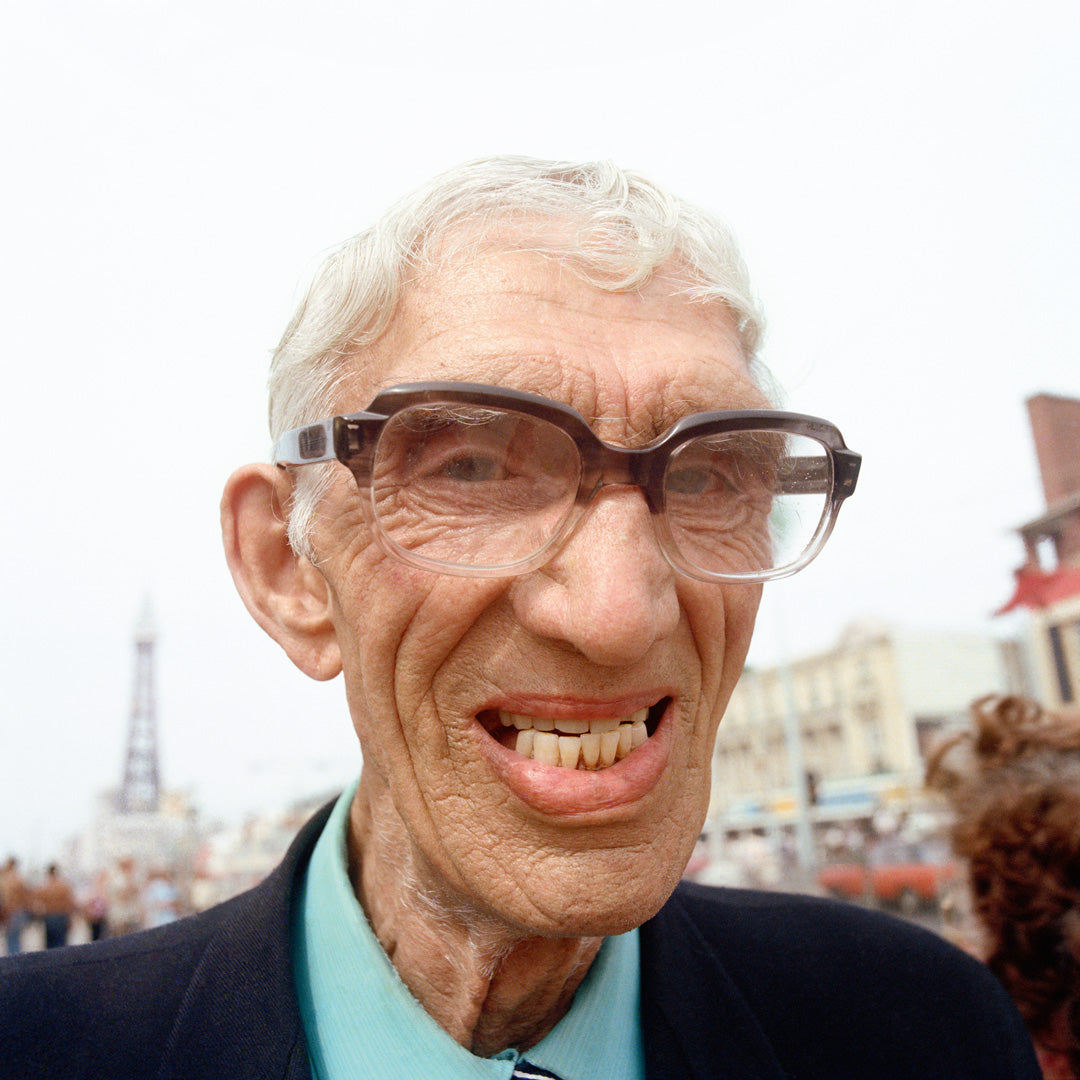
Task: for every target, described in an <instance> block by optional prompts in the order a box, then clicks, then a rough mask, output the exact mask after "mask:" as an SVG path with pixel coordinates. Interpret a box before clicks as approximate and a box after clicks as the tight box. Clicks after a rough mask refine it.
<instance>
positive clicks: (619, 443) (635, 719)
mask: <svg viewBox="0 0 1080 1080" xmlns="http://www.w3.org/2000/svg"><path fill="white" fill-rule="evenodd" d="M759 326H760V320H759V316H758V313H757V310H756V308H755V304H754V301H753V300H752V297H751V291H750V287H749V284H748V281H747V278H746V274H745V271H744V268H743V266H742V263H741V261H740V259H739V256H738V254H737V252H736V248H735V245H734V243H733V241H732V239H731V237H730V236H729V235H728V233H727V232H726V230H725V229H724V228H723V227H722V226H721V225H720V224H719V223H718V222H716V221H715V220H714V219H712V218H711V217H710V216H709V215H707V214H704V213H702V212H701V211H699V210H697V209H694V208H693V207H690V206H688V205H686V204H685V203H683V202H681V201H680V200H677V199H675V198H673V197H671V196H669V195H667V194H666V193H664V192H662V191H660V190H659V189H657V188H656V187H654V186H653V185H651V184H649V183H648V182H646V181H644V180H643V179H641V178H640V177H638V176H636V175H634V174H631V173H627V172H623V171H621V170H619V169H617V168H615V167H614V166H611V165H586V166H567V165H560V164H552V163H545V162H538V161H532V160H524V159H500V160H492V161H486V162H477V163H473V164H471V165H467V166H464V167H462V168H461V169H458V170H455V171H454V172H452V173H450V174H448V175H446V176H444V177H441V178H439V179H438V180H437V181H435V182H434V183H433V184H432V185H431V186H430V187H428V188H427V189H425V190H423V191H421V192H419V193H417V194H416V195H414V196H412V197H411V198H409V199H407V200H405V201H404V202H402V203H401V204H399V205H398V206H396V207H395V208H394V209H393V210H391V211H390V213H389V214H388V215H387V216H386V217H385V218H384V219H383V220H382V221H381V222H380V223H379V224H378V225H376V226H375V227H374V228H373V229H371V230H370V231H368V232H366V233H364V234H362V235H360V236H358V237H356V238H355V239H353V240H352V241H350V242H348V243H347V244H345V245H344V246H343V247H342V248H341V249H340V250H339V251H338V252H337V253H336V254H334V255H333V256H332V257H331V258H330V259H329V260H328V261H327V263H326V264H325V266H324V267H323V269H322V271H321V272H320V274H319V275H318V277H317V280H316V281H315V283H314V285H313V287H312V289H311V291H310V293H309V295H308V297H307V299H306V300H305V301H304V303H303V305H302V306H301V308H300V311H299V312H298V313H297V315H296V317H295V318H294V319H293V322H292V323H291V325H290V326H289V328H288V330H287V332H286V334H285V337H284V339H283V341H282V343H281V345H280V346H279V348H278V350H277V353H276V355H275V358H274V365H273V373H272V377H271V423H272V428H273V431H274V435H275V437H276V439H277V443H276V448H275V459H274V463H273V464H264V465H250V466H247V467H245V468H242V469H240V470H239V471H238V472H236V473H235V474H234V475H233V476H232V478H231V479H230V480H229V483H228V486H227V488H226V491H225V496H224V499H223V503H222V521H223V529H224V538H225V548H226V552H227V555H228V561H229V565H230V567H231V569H232V572H233V576H234V578H235V581H236V584H237V587H238V589H239V591H240V594H241V596H242V597H243V599H244V602H245V604H246V605H247V607H248V609H249V610H250V612H251V613H252V615H253V616H254V618H255V619H256V621H257V622H258V623H259V624H260V626H262V627H263V629H264V630H265V631H266V632H267V633H269V634H270V635H271V636H272V637H273V638H274V639H275V640H276V641H277V642H278V643H279V644H280V645H281V647H282V648H283V649H284V650H285V652H286V653H287V654H288V656H289V657H290V659H291V660H292V661H293V663H294V664H296V665H297V666H298V667H299V668H300V669H301V670H302V671H304V672H305V673H306V674H308V675H310V676H311V677H312V678H315V679H330V678H333V677H334V676H336V675H338V674H339V673H340V674H343V676H344V685H345V692H346V696H347V699H348V703H349V711H350V714H351V717H352V722H353V725H354V727H355V730H356V733H357V737H358V739H359V742H360V746H361V748H362V751H363V762H364V764H363V770H362V773H361V776H360V778H359V781H358V783H357V784H356V785H355V786H354V787H353V788H352V789H351V790H350V791H348V792H346V793H345V795H343V796H342V798H341V799H339V800H338V801H337V802H336V804H335V805H334V806H333V807H332V808H327V810H326V811H324V812H323V813H322V814H320V815H319V816H318V817H317V818H316V819H315V820H314V821H313V822H312V823H311V824H310V825H309V826H308V828H307V829H306V830H305V831H304V832H303V833H302V834H301V836H300V837H299V838H298V839H297V841H296V842H295V844H294V845H293V847H292V849H291V850H290V852H289V854H288V856H287V857H286V859H285V861H284V863H283V864H282V866H281V867H280V868H279V869H278V870H277V871H276V872H275V874H274V875H272V877H271V878H269V879H268V880H267V881H266V882H265V883H264V884H263V885H261V886H259V887H258V888H257V889H255V890H254V891H253V892H251V893H248V894H245V895H244V896H241V897H239V898H237V899H235V900H233V901H231V902H229V903H228V904H225V905H223V906H222V907H220V908H217V909H214V910H212V911H210V912H207V913H204V914H203V915H201V916H199V917H197V918H195V919H191V920H184V921H181V922H179V923H176V924H174V925H172V926H169V927H165V928H163V929H161V930H159V931H154V932H152V933H148V934H138V935H133V936H132V937H130V938H127V939H122V940H120V941H117V942H110V943H108V944H107V945H105V946H93V947H91V948H90V949H86V950H75V951H71V950H69V951H68V952H67V953H66V954H64V955H63V956H62V957H58V958H56V959H52V960H51V961H50V962H46V963H34V964H25V963H24V965H23V966H21V967H19V968H17V969H14V970H9V971H8V972H7V973H6V978H4V979H3V980H0V984H2V985H3V986H4V993H3V1001H4V1004H3V1005H2V1006H0V1008H3V1009H4V1010H6V1011H4V1012H3V1016H4V1019H2V1020H0V1034H2V1035H3V1045H4V1047H5V1055H4V1060H6V1061H8V1062H11V1061H17V1062H19V1066H18V1075H20V1076H61V1075H62V1076H67V1075H87V1076H116V1077H125V1078H132V1077H151V1076H154V1077H165V1076H177V1077H181V1076H182V1077H184V1078H185V1080H191V1078H194V1077H238V1076H245V1077H271V1076H273V1077H295V1078H301V1077H308V1076H314V1077H316V1078H319V1080H336V1078H339V1077H372V1078H380V1080H382V1078H412V1077H428V1076H431V1077H439V1078H442V1080H453V1078H466V1077H469V1078H486V1077H490V1078H492V1080H494V1078H501V1080H507V1078H509V1077H511V1076H517V1077H531V1076H551V1075H554V1076H559V1077H561V1078H562V1080H596V1078H604V1080H613V1078H627V1080H630V1078H680V1080H682V1078H687V1077H701V1078H718V1077H731V1078H733V1080H745V1078H750V1077H754V1078H757V1077H772V1078H779V1077H787V1076H790V1077H795V1076H798V1077H818V1078H822V1080H825V1078H828V1080H837V1078H843V1077H854V1076H866V1077H874V1078H877V1080H879V1078H882V1077H913V1078H914V1077H918V1078H920V1080H925V1078H927V1077H942V1078H945V1077H947V1078H949V1080H957V1078H960V1077H969V1078H972V1080H974V1078H978V1080H987V1078H990V1077H1002V1078H1005V1077H1010V1078H1015V1077H1036V1076H1037V1075H1038V1074H1037V1071H1036V1066H1035V1064H1034V1058H1033V1056H1032V1052H1031V1049H1030V1046H1029V1044H1028V1043H1027V1041H1026V1037H1025V1035H1024V1032H1023V1028H1022V1025H1021V1024H1020V1022H1019V1019H1018V1017H1017V1016H1016V1015H1015V1013H1014V1012H1013V1011H1012V1009H1011V1006H1010V1005H1009V1004H1008V1001H1007V999H1006V996H1005V995H1004V993H1003V992H1002V990H1001V988H1000V987H998V986H997V984H996V982H995V981H994V980H993V979H992V978H991V977H989V976H988V975H987V974H986V973H985V972H984V971H983V969H982V968H981V967H980V966H979V965H977V964H976V963H974V962H973V961H970V960H968V959H967V958H966V957H964V956H962V955H960V954H959V953H956V952H954V951H953V950H952V949H951V948H950V947H948V946H946V945H944V944H943V943H941V942H940V941H938V940H937V939H936V938H934V937H932V936H931V935H929V934H925V933H922V932H920V931H916V930H914V929H911V928H908V927H905V926H902V925H900V924H898V923H893V922H891V921H889V920H885V919H883V918H881V917H879V916H876V915H872V914H867V913H862V912H859V911H857V910H856V909H854V908H851V909H849V908H847V907H844V906H841V905H837V904H832V903H826V902H821V901H816V900H811V899H808V898H794V897H776V896H769V895H766V894H759V893H740V892H730V891H720V890H709V889H705V888H701V887H693V886H685V885H684V886H679V887H678V888H677V885H678V882H679V878H680V875H681V873H682V870H683V868H684V867H685V865H686V862H687V859H688V858H689V856H690V853H691V851H692V848H693V845H694V841H695V839H696V838H697V836H698V834H699V830H700V828H701V825H702V822H703V820H704V816H705V812H706V808H707V804H708V795H709V777H710V757H711V752H712V746H713V740H714V736H715V734H716V728H717V724H718V723H719V721H720V718H721V716H722V715H723V712H724V708H725V705H726V703H727V701H728V698H729V696H730V694H731V691H732V688H733V687H734V685H735V682H736V680H737V679H738V677H739V672H740V669H741V668H742V664H743V660H744V658H745V655H746V651H747V647H748V645H749V642H750V635H751V632H752V629H753V625H754V617H755V613H756V610H757V606H758V601H759V598H760V591H761V586H762V583H763V582H765V581H768V580H771V579H773V578H779V577H783V576H786V575H788V574H791V573H794V572H795V571H797V570H799V569H800V568H801V567H803V566H804V565H805V564H806V563H807V562H808V561H809V560H810V559H811V558H812V557H813V556H814V555H815V554H816V552H817V551H818V550H819V549H820V547H821V545H822V544H823V543H824V541H825V538H826V537H827V535H828V533H829V530H830V529H831V527H832V525H833V523H834V521H835V518H836V515H837V512H838V510H839V508H840V504H841V502H842V501H843V499H844V498H845V497H846V496H847V495H849V494H850V493H851V492H852V491H853V489H854V486H855V479H856V475H857V472H858V465H859V460H858V456H857V455H856V454H853V453H852V452H851V451H849V450H848V449H847V448H846V447H845V445H844V442H843V439H842V438H841V436H840V434H839V432H838V431H837V430H836V428H834V427H833V426H832V425H831V424H830V423H828V422H826V421H824V420H818V419H815V418H812V417H806V416H800V415H798V414H793V413H785V412H779V411H775V410H773V409H771V408H770V403H769V400H768V398H767V396H766V394H765V393H764V392H763V390H762V388H761V384H760V382H759V379H758V378H757V377H756V368H755V356H754V354H755V347H756V345H757V342H758V336H759ZM253 722H254V723H257V718H253ZM298 735H299V736H300V737H302V725H301V726H300V727H298ZM51 1010H62V1013H63V1015H64V1017H65V1027H64V1031H63V1044H62V1045H60V1044H59V1043H58V1042H57V1041H55V1040H49V1039H47V1038H46V1037H45V1034H44V1033H45V1032H46V1031H47V1030H48V1027H47V1021H48V1016H49V1014H50V1011H51Z"/></svg>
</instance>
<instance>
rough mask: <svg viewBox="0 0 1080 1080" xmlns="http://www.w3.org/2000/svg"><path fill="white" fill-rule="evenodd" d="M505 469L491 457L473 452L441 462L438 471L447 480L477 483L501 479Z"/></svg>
mask: <svg viewBox="0 0 1080 1080" xmlns="http://www.w3.org/2000/svg"><path fill="white" fill-rule="evenodd" d="M505 472H506V470H505V469H504V468H503V467H502V464H501V463H500V462H499V461H498V460H497V459H495V458H492V457H480V456H478V455H475V454H462V455H461V456H460V457H455V458H450V460H449V461H445V462H443V464H442V466H441V468H440V469H439V473H440V474H441V475H442V476H445V477H446V478H447V479H448V480H460V481H461V482H462V483H467V484H478V483H483V482H484V481H486V480H501V479H503V477H504V476H505Z"/></svg>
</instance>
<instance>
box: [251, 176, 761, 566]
mask: <svg viewBox="0 0 1080 1080" xmlns="http://www.w3.org/2000/svg"><path fill="white" fill-rule="evenodd" d="M552 224H554V225H556V226H557V228H555V229H552V228H551V226H552ZM485 245H494V246H497V247H498V248H501V249H504V250H510V249H513V250H528V251H535V252H538V253H540V254H543V255H545V256H547V257H551V258H555V259H558V260H560V261H562V262H565V263H567V264H569V265H571V266H572V267H573V268H574V270H575V271H576V272H577V273H579V274H580V275H581V276H582V277H583V278H584V279H585V280H586V281H588V282H589V283H590V284H592V285H595V286H596V287H598V288H601V289H605V290H609V291H612V292H619V291H630V290H633V289H637V288H641V287H643V286H644V285H646V284H647V283H648V282H649V280H650V278H651V277H652V275H653V274H654V273H655V272H656V271H657V270H659V269H660V268H661V267H663V268H664V273H665V277H666V278H667V279H670V280H671V281H672V282H673V289H674V290H675V291H676V292H677V293H678V294H679V295H680V296H685V297H686V299H687V301H688V302H694V303H703V302H708V301H720V302H722V303H723V304H724V305H725V306H726V307H727V308H728V309H729V310H730V311H731V312H732V314H733V315H734V317H735V320H736V325H737V327H738V332H739V340H740V344H741V346H742V349H743V354H744V356H745V357H746V360H747V363H748V364H749V365H750V370H751V372H752V374H754V375H757V376H759V377H760V374H761V373H760V371H759V365H758V364H757V358H756V353H757V347H758V343H759V340H760V337H761V333H762V318H761V312H760V310H759V307H758V304H757V301H756V299H755V298H754V296H753V293H752V291H751V288H750V281H749V276H748V274H747V271H746V267H745V265H744V263H743V260H742V257H741V256H740V254H739V250H738V245H737V244H736V242H735V238H734V236H733V235H732V233H731V231H730V230H729V229H728V227H727V226H726V225H725V224H724V223H723V222H722V221H720V220H719V219H718V218H716V217H714V216H713V215H712V214H709V213H708V212H706V211H704V210H701V209H699V208H698V207H696V206H693V205H691V204H690V203H687V202H685V201H683V200H682V199H679V198H677V197H676V196H673V195H671V194H669V193H668V192H666V191H664V190H663V189H661V188H659V187H657V186H656V185H655V184H653V183H652V182H650V181H649V180H646V179H645V178H644V177H642V176H640V175H638V174H637V173H635V172H630V171H628V170H625V169H621V168H619V167H618V166H617V165H615V164H613V163H612V162H609V161H600V162H589V163H585V164H580V165H578V164H572V163H567V162H554V161H541V160H537V159H534V158H525V157H495V158H486V159H483V160H479V161H472V162H468V163H466V164H464V165H461V166H458V167H457V168H455V169H452V170H450V171H449V172H446V173H444V174H442V175H441V176H438V177H436V178H435V179H434V180H432V181H431V182H429V183H428V184H427V185H426V186H424V187H422V188H420V189H419V190H417V191H416V192H414V193H412V194H411V195H408V196H406V197H405V198H404V199H402V200H400V201H399V202H397V203H396V204H395V205H394V206H392V207H391V208H390V209H389V210H388V211H387V212H386V214H384V215H383V217H382V218H381V219H380V220H379V221H377V222H376V223H375V224H374V225H372V226H371V227H370V228H369V229H366V230H365V231H364V232H362V233H359V234H358V235H357V236H354V237H353V238H352V239H350V240H347V241H345V243H344V244H342V245H340V246H339V247H338V248H337V249H336V250H334V251H333V252H332V253H331V254H330V255H329V256H328V257H327V258H326V260H325V261H324V262H323V264H322V266H321V267H320V268H319V270H318V271H317V272H316V275H315V278H314V280H313V282H312V284H311V286H310V288H309V289H308V292H307V295H306V296H305V297H304V299H303V301H302V302H301V304H300V307H299V309H298V310H297V312H296V314H295V315H294V316H293V319H292V321H291V322H290V323H289V325H288V327H287V328H286V330H285V334H284V336H283V337H282V339H281V342H280V344H279V345H278V347H277V349H276V350H275V351H274V355H273V360H272V363H271V369H270V382H269V389H270V431H271V435H272V437H273V438H275V439H276V438H278V437H279V436H280V435H281V434H282V433H283V432H285V431H288V430H290V429H292V428H295V427H300V426H301V425H303V424H310V423H314V422H316V421H318V420H321V419H324V418H325V417H327V416H329V415H332V414H333V413H334V411H335V410H336V409H337V408H338V405H337V401H336V398H337V393H338V390H339V388H340V385H341V383H342V381H344V379H345V378H346V377H348V376H349V375H351V374H355V371H356V364H357V362H358V361H359V360H360V358H361V357H360V354H361V353H362V351H363V349H364V348H365V347H367V346H370V345H372V344H373V343H374V342H375V341H377V340H378V339H379V337H380V336H381V335H382V334H383V333H384V331H385V330H386V328H387V326H388V325H389V324H390V322H391V320H392V319H393V317H394V313H395V311H396V309H397V305H398V301H399V299H400V297H401V294H402V290H403V289H404V287H405V286H406V285H407V284H408V282H409V280H410V279H411V278H412V277H413V276H415V275H416V274H417V273H419V272H422V271H424V270H432V269H436V268H437V267H438V266H440V265H443V264H445V263H446V262H447V261H449V260H450V259H454V258H462V257H468V255H469V254H470V252H471V253H475V252H477V251H478V250H479V249H480V248H482V247H484V246H485ZM331 468H332V466H322V467H313V468H309V469H302V470H300V472H299V475H298V477H297V484H296V488H295V492H294V497H293V503H292V507H291V512H290V515H289V539H290V542H291V543H292V545H293V549H294V550H295V551H297V552H298V553H299V554H302V555H306V556H308V557H309V558H311V557H312V556H313V552H312V548H311V543H310V540H309V533H310V530H311V524H312V520H313V517H314V513H315V510H316V508H317V506H318V503H319V500H320V499H321V497H322V495H323V494H324V492H325V490H326V488H327V486H328V484H329V477H330V475H331V473H330V470H331Z"/></svg>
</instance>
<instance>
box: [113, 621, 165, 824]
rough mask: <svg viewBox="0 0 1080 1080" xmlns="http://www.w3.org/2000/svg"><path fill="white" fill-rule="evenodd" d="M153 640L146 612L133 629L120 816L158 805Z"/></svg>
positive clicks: (153, 809) (158, 786) (120, 792)
mask: <svg viewBox="0 0 1080 1080" xmlns="http://www.w3.org/2000/svg"><path fill="white" fill-rule="evenodd" d="M155 640H156V635H155V632H154V626H153V622H152V620H151V618H150V613H149V609H147V610H145V611H144V613H143V616H142V618H141V619H140V620H139V624H138V626H137V627H136V629H135V687H134V692H133V695H132V703H131V722H130V724H129V726H128V741H127V753H126V755H125V758H124V779H123V782H122V783H121V785H120V790H119V791H118V792H117V795H116V809H117V810H118V811H119V812H120V813H122V814H134V813H147V812H153V811H156V810H157V809H158V806H159V804H160V801H161V773H160V769H159V766H158V744H157V703H156V700H155V691H154V643H155Z"/></svg>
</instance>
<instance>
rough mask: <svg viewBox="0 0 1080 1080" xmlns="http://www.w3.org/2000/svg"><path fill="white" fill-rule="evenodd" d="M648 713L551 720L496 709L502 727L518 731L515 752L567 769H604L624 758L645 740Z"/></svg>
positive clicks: (643, 711) (640, 710) (643, 710)
mask: <svg viewBox="0 0 1080 1080" xmlns="http://www.w3.org/2000/svg"><path fill="white" fill-rule="evenodd" d="M648 714H649V710H648V709H647V708H646V709H638V710H637V712H634V713H631V714H630V715H629V716H607V717H602V718H593V719H565V718H564V719H559V720H552V719H551V718H550V717H544V716H524V715H522V714H520V713H509V712H506V711H505V710H503V709H500V710H499V720H500V721H501V722H502V724H503V726H504V727H514V728H517V731H518V734H517V743H516V744H515V747H514V748H515V749H516V750H517V752H518V753H519V754H521V755H523V756H524V757H527V758H532V759H533V760H534V761H539V762H541V763H542V764H544V765H561V766H562V767H563V768H566V769H576V768H584V769H603V768H606V767H607V766H608V765H614V764H615V762H616V761H619V760H621V759H622V758H624V757H626V755H627V754H629V753H630V751H631V750H633V749H634V748H635V747H637V746H640V745H641V744H642V743H643V742H644V741H645V740H646V739H647V738H648V737H649V733H648V731H647V730H646V728H645V718H646V717H647V716H648Z"/></svg>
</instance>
